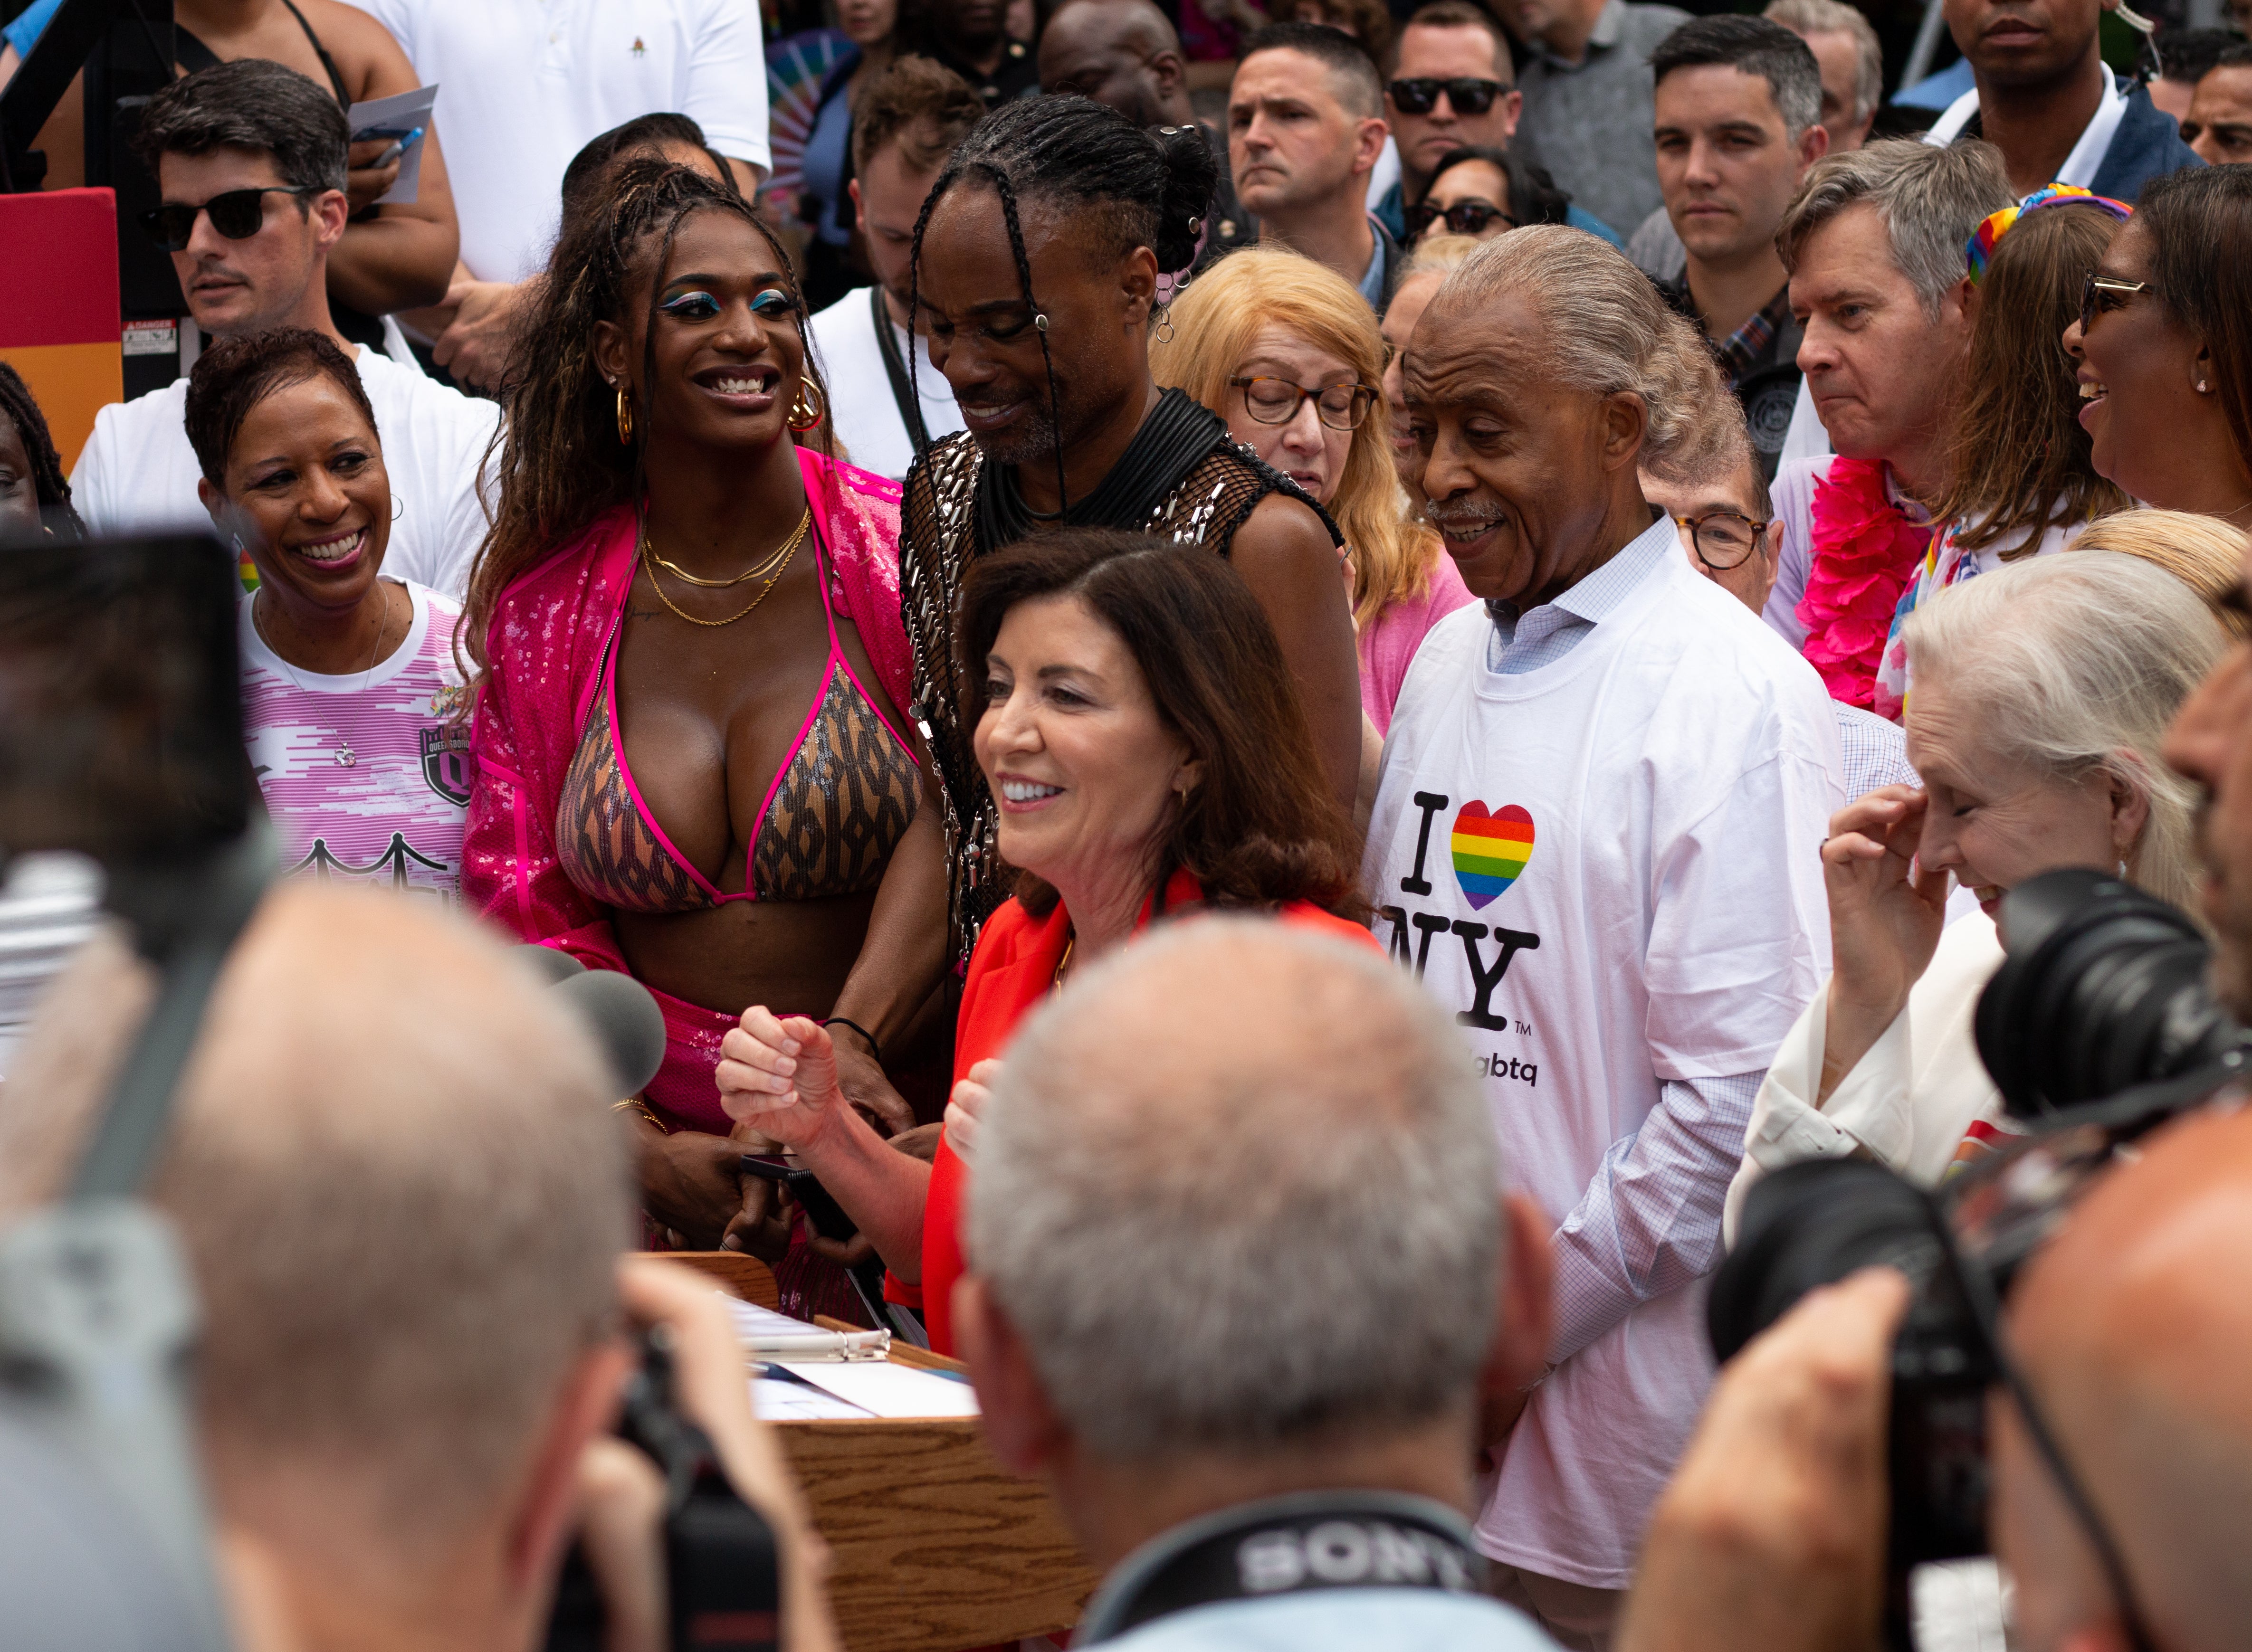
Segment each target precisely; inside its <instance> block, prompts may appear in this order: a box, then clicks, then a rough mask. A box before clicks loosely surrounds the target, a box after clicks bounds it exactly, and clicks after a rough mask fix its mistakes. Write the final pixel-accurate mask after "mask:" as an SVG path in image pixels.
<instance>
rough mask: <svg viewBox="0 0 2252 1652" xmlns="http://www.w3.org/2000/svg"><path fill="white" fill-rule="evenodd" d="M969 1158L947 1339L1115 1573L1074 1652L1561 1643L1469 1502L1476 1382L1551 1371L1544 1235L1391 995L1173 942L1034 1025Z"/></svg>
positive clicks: (1437, 1046)
mask: <svg viewBox="0 0 2252 1652" xmlns="http://www.w3.org/2000/svg"><path fill="white" fill-rule="evenodd" d="M1152 1027H1163V1028H1164V1029H1165V1037H1164V1038H1159V1039H1152V1038H1150V1036H1149V1030H1150V1028H1152ZM972 1152H973V1154H974V1168H975V1174H974V1176H973V1177H972V1178H971V1183H970V1207H969V1221H968V1234H969V1245H970V1267H971V1270H972V1271H971V1272H970V1274H968V1275H967V1276H965V1277H964V1278H963V1281H962V1282H961V1284H960V1285H959V1286H958V1287H957V1288H956V1294H955V1310H954V1313H955V1325H956V1336H957V1339H958V1340H959V1342H960V1343H961V1346H962V1349H963V1352H964V1354H965V1355H966V1356H967V1357H968V1358H969V1361H970V1371H971V1374H972V1376H973V1377H974V1378H975V1379H976V1382H977V1392H978V1398H979V1399H980V1401H981V1402H982V1404H983V1406H984V1417H985V1430H986V1434H987V1437H988V1438H989V1439H990V1440H991V1441H992V1442H993V1445H994V1447H995V1449H996V1450H997V1453H998V1454H999V1455H1000V1456H1001V1458H1002V1460H1003V1461H1004V1462H1006V1463H1008V1464H1010V1465H1011V1467H1013V1468H1016V1469H1018V1471H1019V1472H1020V1473H1025V1474H1032V1473H1037V1474H1039V1475H1042V1476H1043V1477H1044V1478H1045V1479H1046V1481H1047V1482H1048V1483H1049V1485H1050V1486H1051V1487H1052V1488H1053V1491H1054V1493H1055V1496H1056V1500H1057V1503H1058V1504H1059V1505H1060V1508H1061V1509H1062V1511H1063V1514H1064V1517H1065V1518H1066V1520H1067V1522H1068V1523H1069V1524H1070V1525H1071V1527H1072V1529H1073V1531H1074V1533H1075V1534H1076V1535H1077V1537H1079V1539H1080V1542H1081V1545H1082V1546H1083V1547H1084V1548H1085V1549H1086V1551H1087V1552H1088V1555H1089V1556H1090V1557H1092V1558H1094V1560H1095V1563H1096V1564H1097V1565H1101V1566H1103V1567H1104V1568H1106V1569H1107V1571H1108V1572H1109V1576H1108V1578H1107V1579H1106V1580H1105V1582H1104V1584H1103V1586H1102V1591H1101V1592H1100V1593H1098V1594H1097V1595H1096V1596H1095V1600H1094V1601H1093V1602H1092V1603H1091V1604H1090V1605H1089V1607H1088V1612H1087V1615H1086V1617H1085V1619H1084V1620H1083V1621H1081V1625H1080V1628H1079V1630H1078V1632H1077V1634H1076V1635H1075V1636H1074V1645H1078V1646H1088V1645H1098V1644H1103V1643H1112V1644H1116V1645H1117V1646H1118V1647H1120V1648H1121V1649H1125V1648H1129V1647H1130V1648H1132V1649H1133V1652H1206V1649H1220V1648H1252V1647H1282V1646H1288V1647H1291V1648H1293V1649H1328V1648H1338V1649H1344V1648H1352V1649H1355V1652H1387V1649H1401V1652H1406V1649H1411V1648H1412V1649H1419V1652H1420V1649H1423V1648H1428V1647H1436V1646H1453V1647H1470V1646H1476V1647H1489V1648H1493V1649H1497V1652H1536V1649H1541V1648H1546V1647H1548V1646H1549V1645H1550V1644H1551V1643H1550V1642H1548V1641H1547V1639H1546V1637H1544V1636H1543V1635H1540V1632H1539V1631H1538V1630H1537V1629H1535V1628H1533V1625H1532V1624H1530V1623H1529V1622H1527V1621H1526V1620H1525V1619H1524V1618H1523V1617H1522V1616H1520V1615H1519V1614H1517V1613H1514V1612H1512V1611H1511V1610H1510V1609H1509V1608H1507V1607H1504V1606H1500V1605H1498V1604H1497V1603H1496V1602H1494V1601H1493V1600H1490V1599H1488V1598H1486V1597H1485V1596H1484V1595H1483V1594H1481V1593H1478V1592H1477V1578H1478V1574H1479V1572H1482V1571H1483V1569H1484V1568H1483V1565H1482V1563H1481V1562H1480V1560H1479V1559H1478V1557H1477V1554H1476V1552H1475V1551H1474V1550H1473V1548H1472V1546H1471V1542H1470V1528H1469V1526H1468V1524H1466V1522H1465V1521H1464V1519H1463V1511H1465V1510H1467V1509H1468V1508H1469V1507H1470V1501H1471V1490H1470V1463H1471V1459H1472V1441H1473V1437H1474V1435H1475V1433H1476V1431H1477V1416H1478V1412H1479V1403H1478V1402H1479V1398H1480V1393H1481V1391H1482V1390H1495V1389H1498V1390H1500V1391H1504V1392H1505V1391H1506V1390H1508V1389H1510V1388H1512V1387H1514V1386H1516V1385H1520V1384H1522V1383H1523V1382H1524V1381H1526V1379H1527V1378H1529V1377H1530V1376H1531V1375H1532V1373H1533V1372H1534V1371H1538V1370H1539V1368H1540V1356H1541V1350H1542V1348H1543V1346H1544V1344H1545V1343H1546V1341H1547V1284H1548V1259H1547V1249H1546V1246H1545V1243H1544V1239H1545V1224H1544V1223H1543V1222H1542V1220H1541V1219H1540V1215H1539V1213H1538V1211H1536V1210H1535V1209H1534V1208H1533V1205H1532V1204H1530V1202H1529V1201H1527V1200H1526V1199H1525V1198H1523V1197H1521V1196H1512V1197H1504V1196H1503V1195H1502V1194H1501V1193H1500V1192H1499V1191H1498V1184H1499V1181H1500V1177H1501V1168H1502V1167H1501V1166H1500V1164H1499V1163H1498V1162H1497V1156H1496V1153H1495V1148H1494V1139H1493V1135H1492V1132H1491V1129H1490V1128H1489V1127H1488V1126H1487V1124H1486V1121H1485V1116H1484V1107H1483V1106H1482V1104H1481V1099H1480V1096H1479V1093H1478V1084H1477V1079H1476V1078H1475V1077H1474V1076H1473V1075H1472V1072H1471V1070H1470V1064H1469V1062H1468V1061H1467V1060H1466V1059H1465V1052H1464V1051H1463V1045H1462V1038H1461V1036H1460V1035H1459V1034H1458V1033H1457V1032H1456V1031H1455V1029H1454V1028H1453V1027H1451V1026H1450V1025H1449V1024H1448V1023H1447V1021H1446V1019H1445V1017H1443V1016H1442V1015H1441V1014H1440V1013H1439V1011H1438V1010H1437V1009H1436V1007H1435V1006H1434V1005H1433V1004H1432V1003H1430V1002H1429V1001H1428V999H1427V998H1426V997H1425V996H1423V995H1422V994H1421V993H1419V992H1418V991H1417V990H1416V989H1415V988H1414V985H1413V983H1412V982H1409V981H1408V979H1407V978H1406V976H1404V975H1401V973H1400V972H1399V971H1397V970H1395V969H1393V968H1390V967H1389V966H1388V965H1387V964H1386V963H1385V962H1384V961H1383V960H1382V959H1380V958H1378V957H1376V956H1374V955H1373V954H1371V953H1369V952H1367V951H1366V950H1364V949H1362V948H1359V947H1349V946H1346V945H1345V944H1344V943H1343V942H1341V941H1336V940H1333V939H1328V938H1324V937H1320V936H1314V935H1308V934H1302V933H1299V932H1297V931H1295V930H1293V929H1291V928H1289V927H1285V926H1282V925H1278V924H1274V923H1269V922H1262V921H1259V920H1253V919H1243V918H1207V919H1199V920H1191V921H1189V922H1187V923H1185V924H1182V925H1180V926H1178V927H1176V928H1175V929H1173V930H1172V931H1171V933H1169V934H1160V935H1156V936H1153V937H1151V938H1150V940H1147V941H1143V942H1142V943H1141V944H1139V945H1138V946H1136V947H1129V948H1127V949H1126V950H1125V951H1124V952H1123V953H1121V954H1118V955H1117V956H1116V957H1115V958H1114V959H1112V960H1111V961H1108V962H1105V963H1103V964H1102V965H1100V966H1098V967H1096V968H1091V969H1089V970H1088V972H1087V973H1086V974H1085V975H1083V976H1074V978H1073V980H1072V982H1071V984H1070V985H1069V987H1068V988H1067V989H1065V991H1064V992H1063V993H1062V994H1061V995H1060V996H1059V997H1058V998H1057V999H1056V1000H1055V1001H1054V1002H1053V1003H1051V1004H1049V1005H1048V1006H1047V1007H1046V1008H1045V1009H1043V1010H1041V1011H1040V1013H1039V1015H1038V1016H1036V1017H1033V1018H1032V1020H1031V1021H1030V1022H1028V1023H1027V1024H1026V1025H1025V1029H1024V1031H1022V1032H1021V1033H1020V1034H1019V1035H1018V1038H1017V1041H1016V1043H1015V1044H1014V1045H1012V1046H1011V1051H1010V1054H1009V1059H1008V1060H1007V1062H1006V1063H1005V1064H1004V1065H1003V1068H1002V1072H1001V1078H1000V1079H999V1081H998V1083H997V1085H996V1086H994V1089H993V1093H992V1096H991V1098H990V1101H988V1102H987V1103H986V1104H985V1107H984V1113H983V1115H982V1118H981V1119H980V1121H979V1123H978V1126H977V1135H976V1136H975V1138H974V1145H973V1148H972Z"/></svg>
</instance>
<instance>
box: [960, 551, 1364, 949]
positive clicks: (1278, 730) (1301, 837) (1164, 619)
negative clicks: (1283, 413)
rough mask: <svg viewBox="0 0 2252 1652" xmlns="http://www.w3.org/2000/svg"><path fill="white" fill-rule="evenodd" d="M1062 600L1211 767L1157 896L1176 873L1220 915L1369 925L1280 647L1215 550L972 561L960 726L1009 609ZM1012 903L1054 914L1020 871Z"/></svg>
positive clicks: (1161, 864) (1346, 836)
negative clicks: (1253, 910)
mask: <svg viewBox="0 0 2252 1652" xmlns="http://www.w3.org/2000/svg"><path fill="white" fill-rule="evenodd" d="M1059 596H1071V597H1077V598H1078V599H1079V600H1081V602H1084V603H1085V604H1086V605H1087V607H1088V609H1089V610H1090V611H1091V612H1093V614H1095V617H1096V618H1097V619H1099V620H1101V621H1102V623H1103V624H1104V625H1106V626H1108V627H1109V628H1110V629H1111V630H1112V631H1113V632H1115V633H1116V635H1117V636H1118V638H1119V640H1120V641H1121V642H1123V643H1125V645H1126V649H1127V652H1128V653H1129V654H1131V655H1132V656H1134V663H1136V665H1138V666H1139V667H1141V670H1142V675H1143V677H1144V678H1145V679H1146V680H1147V681H1148V683H1149V685H1150V698H1151V699H1153V700H1154V701H1156V702H1157V715H1158V717H1159V718H1162V719H1163V720H1164V724H1165V725H1166V726H1167V727H1168V728H1170V729H1171V730H1173V731H1174V732H1177V733H1178V734H1179V735H1180V737H1181V738H1182V739H1185V741H1187V742H1188V746H1189V749H1190V751H1191V752H1192V753H1193V754H1194V755H1195V756H1196V757H1197V758H1198V759H1199V760H1201V761H1202V763H1203V765H1204V779H1203V781H1202V782H1201V783H1200V784H1199V785H1198V787H1197V788H1196V789H1195V790H1194V791H1192V792H1191V793H1190V794H1189V795H1188V797H1187V799H1186V800H1185V802H1183V804H1182V806H1181V808H1180V809H1179V811H1178V813H1177V814H1176V815H1174V816H1173V817H1172V820H1171V823H1170V824H1169V825H1168V826H1166V827H1165V828H1164V842H1163V843H1161V844H1160V845H1159V853H1158V859H1157V883H1158V886H1159V887H1160V888H1162V887H1163V886H1164V879H1165V878H1167V877H1168V876H1170V875H1171V872H1172V871H1173V870H1174V869H1176V868H1178V869H1180V870H1183V871H1188V872H1190V873H1192V875H1194V877H1195V878H1196V879H1197V881H1198V882H1199V884H1201V885H1203V886H1204V897H1205V900H1206V903H1207V904H1208V905H1211V906H1220V907H1229V906H1234V907H1247V906H1248V907H1257V908H1262V909H1263V908H1268V907H1273V906H1280V905H1282V903H1284V902H1287V901H1293V900H1303V901H1308V902H1310V903H1311V904H1313V905H1314V906H1319V907H1320V908H1322V909H1323V910H1324V912H1329V913H1335V914H1337V915H1338V917H1341V918H1349V919H1352V920H1354V921H1356V922H1359V921H1365V920H1366V918H1367V915H1368V905H1367V903H1366V901H1365V900H1363V899H1362V898H1361V895H1360V892H1359V880H1358V876H1357V873H1358V868H1359V851H1358V850H1357V848H1356V846H1355V842H1354V834H1353V830H1352V824H1351V823H1350V822H1348V821H1347V820H1346V819H1345V813H1344V811H1343V810H1342V809H1339V808H1338V804H1337V801H1336V799H1335V798H1334V797H1333V796H1332V795H1331V791H1330V788H1329V784H1328V782H1327V781H1325V780H1324V778H1323V774H1322V767H1321V763H1320V760H1318V759H1317V757H1316V756H1315V754H1314V737H1313V732H1312V731H1311V729H1310V727H1309V726H1308V725H1307V723H1306V714H1305V712H1304V711H1303V709H1302V708H1301V707H1300V705H1299V704H1298V693H1297V688H1296V684H1295V682H1294V680H1293V679H1292V677H1291V675H1290V668H1289V665H1288V664H1287V663H1285V662H1284V660H1283V658H1282V645H1281V644H1280V643H1278V642H1275V631H1274V628H1273V627H1272V626H1270V625H1269V624H1268V621H1267V614H1266V611H1265V610H1264V609H1262V607H1260V606H1259V600H1258V599H1257V598H1256V597H1255V596H1253V595H1252V594H1251V587H1248V586H1247V585H1246V584H1244V582H1243V576H1242V575H1241V574H1240V573H1236V571H1235V570H1234V568H1232V567H1230V566H1228V564H1227V562H1226V561H1225V560H1223V559H1220V558H1219V557H1216V556H1213V554H1212V553H1211V552H1209V551H1206V550H1202V549H1199V548H1197V547H1194V546H1187V545H1172V544H1171V543H1169V542H1167V541H1165V540H1163V539H1157V538H1150V537H1148V536H1146V535H1143V534H1136V533H1119V532H1115V531H1111V530H1109V529H1107V528H1066V529H1061V530H1059V531H1055V532H1053V533H1045V534H1042V535H1040V536H1039V538H1034V539H1027V540H1025V541H1023V542H1021V543H1020V544H1018V545H1011V546H1010V547H1009V548H1008V549H1006V550H1004V551H1000V552H995V553H994V554H993V555H991V556H987V557H981V558H979V559H977V562H976V563H974V564H973V565H972V566H971V567H970V576H969V578H968V580H966V581H965V582H964V584H963V591H962V617H961V621H960V622H959V624H957V625H956V628H955V637H956V647H957V648H958V649H959V650H960V654H959V660H960V670H961V671H962V681H963V683H964V684H970V686H969V687H968V688H966V689H965V690H964V691H963V699H964V702H965V703H964V705H963V718H964V721H965V722H966V723H968V724H969V725H971V726H975V725H976V724H977V720H978V718H980V717H981V716H982V715H983V714H984V710H985V707H984V704H983V699H982V687H983V684H984V681H985V658H986V656H987V655H988V654H990V652H991V651H992V648H993V641H994V639H995V638H996V637H997V636H998V635H1000V634H1001V622H1002V621H1004V619H1006V618H1007V617H1008V614H1009V611H1010V610H1011V608H1014V607H1017V606H1018V604H1019V603H1024V602H1032V601H1036V600H1039V599H1041V598H1044V597H1059ZM1016 894H1017V899H1018V900H1019V901H1021V902H1022V903H1023V904H1024V906H1025V910H1026V911H1028V912H1030V913H1032V915H1033V916H1035V917H1044V916H1046V914H1047V913H1051V912H1053V911H1054V910H1055V904H1056V899H1057V895H1056V891H1055V889H1054V887H1053V885H1050V884H1048V883H1046V882H1045V881H1043V880H1042V879H1040V878H1036V877H1034V876H1033V875H1032V874H1031V873H1030V872H1027V871H1022V870H1019V871H1018V874H1017V889H1016Z"/></svg>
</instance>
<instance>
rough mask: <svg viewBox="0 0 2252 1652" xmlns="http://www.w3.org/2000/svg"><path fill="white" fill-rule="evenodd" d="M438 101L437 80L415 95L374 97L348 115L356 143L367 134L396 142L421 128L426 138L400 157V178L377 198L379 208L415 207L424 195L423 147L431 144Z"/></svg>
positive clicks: (415, 90) (354, 106)
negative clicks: (431, 119)
mask: <svg viewBox="0 0 2252 1652" xmlns="http://www.w3.org/2000/svg"><path fill="white" fill-rule="evenodd" d="M437 102H438V87H437V83H436V82H434V81H433V82H432V83H431V84H430V85H428V86H418V87H415V88H414V90H413V91H412V92H400V93H398V94H394V95H393V96H391V97H387V98H371V99H369V100H368V101H366V102H365V103H355V104H353V105H352V106H351V110H350V112H349V113H347V114H346V115H345V116H344V119H345V121H347V122H348V123H349V124H350V125H351V135H352V138H353V141H354V142H358V139H359V136H360V135H361V134H362V133H364V132H365V133H368V134H369V135H383V136H386V137H387V138H390V139H393V140H394V141H395V140H397V139H399V138H402V137H404V136H406V135H407V134H408V133H409V132H412V131H413V130H414V128H417V127H421V128H422V136H421V138H420V139H419V140H418V141H417V142H415V143H414V146H413V147H412V148H410V149H407V150H406V151H405V152H404V153H402V154H401V155H400V157H399V177H397V179H395V180H394V181H393V184H392V185H391V187H390V188H389V189H387V190H386V191H384V192H383V193H382V194H380V195H379V196H377V197H376V198H375V204H376V205H378V206H412V205H414V202H415V199H416V198H417V197H418V196H419V195H420V194H421V191H422V146H423V145H424V144H425V143H427V142H429V141H430V111H431V110H432V109H433V108H435V107H436V106H437Z"/></svg>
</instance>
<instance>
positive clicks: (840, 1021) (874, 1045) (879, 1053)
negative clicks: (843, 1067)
mask: <svg viewBox="0 0 2252 1652" xmlns="http://www.w3.org/2000/svg"><path fill="white" fill-rule="evenodd" d="M822 1025H823V1026H824V1027H850V1028H851V1029H852V1031H855V1032H857V1033H858V1034H859V1035H860V1036H861V1037H862V1038H865V1039H866V1040H867V1041H868V1053H869V1054H871V1055H872V1056H874V1057H875V1058H876V1065H878V1066H879V1067H880V1066H882V1065H884V1046H883V1045H881V1044H880V1043H879V1042H878V1041H877V1038H876V1035H875V1034H874V1033H872V1032H871V1031H868V1030H867V1028H865V1027H864V1026H862V1025H861V1024H859V1023H858V1022H857V1021H854V1020H851V1018H849V1017H845V1016H831V1017H829V1019H828V1020H826V1021H824V1022H823V1023H822Z"/></svg>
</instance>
